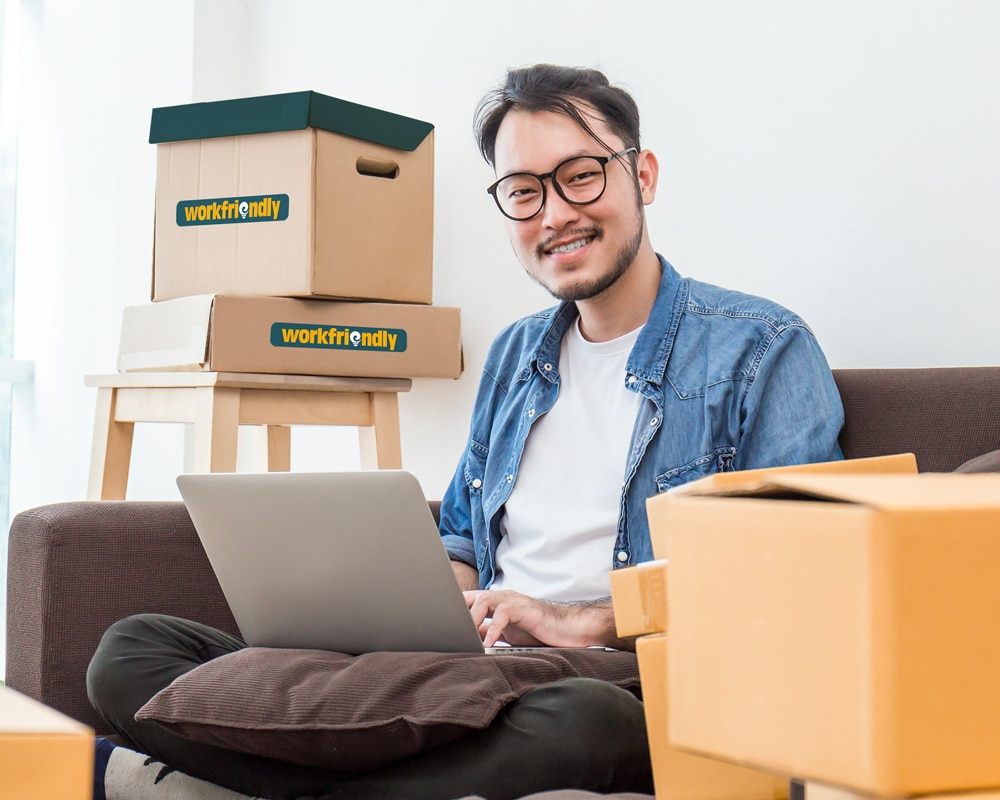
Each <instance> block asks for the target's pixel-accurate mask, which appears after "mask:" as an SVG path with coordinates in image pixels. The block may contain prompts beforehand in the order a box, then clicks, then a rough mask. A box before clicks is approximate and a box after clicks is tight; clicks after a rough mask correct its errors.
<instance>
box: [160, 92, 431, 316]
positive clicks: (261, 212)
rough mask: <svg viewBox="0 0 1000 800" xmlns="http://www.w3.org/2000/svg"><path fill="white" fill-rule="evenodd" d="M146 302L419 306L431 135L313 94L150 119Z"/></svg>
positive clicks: (425, 285)
mask: <svg viewBox="0 0 1000 800" xmlns="http://www.w3.org/2000/svg"><path fill="white" fill-rule="evenodd" d="M149 141H150V142H151V143H155V144H156V145H157V171H156V212H155V244H154V252H153V294H152V299H153V300H168V299H171V298H175V297H183V296H188V295H195V294H205V293H213V294H242V295H276V296H278V295H280V296H291V297H310V296H322V297H335V298H346V299H360V300H388V301H398V302H403V303H430V302H431V294H432V287H431V271H432V269H431V264H432V261H431V258H432V246H433V241H432V232H433V225H434V218H433V208H434V191H433V187H434V129H433V126H432V125H431V124H429V123H426V122H421V121H419V120H415V119H410V118H408V117H403V116H400V115H398V114H391V113H389V112H386V111H379V110H377V109H374V108H369V107H367V106H362V105H358V104H356V103H349V102H346V101H344V100H339V99H337V98H334V97H327V96H326V95H322V94H318V93H316V92H296V93H291V94H280V95H270V96H267V97H251V98H243V99H238V100H226V101H220V102H214V103H194V104H190V105H183V106H173V107H169V108H157V109H154V111H153V116H152V122H151V125H150V133H149Z"/></svg>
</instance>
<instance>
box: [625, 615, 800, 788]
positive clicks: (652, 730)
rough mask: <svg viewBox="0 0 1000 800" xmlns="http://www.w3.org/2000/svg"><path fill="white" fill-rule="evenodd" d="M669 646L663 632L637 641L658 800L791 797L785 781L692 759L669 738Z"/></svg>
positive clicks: (723, 764) (704, 759) (726, 765)
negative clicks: (671, 742)
mask: <svg viewBox="0 0 1000 800" xmlns="http://www.w3.org/2000/svg"><path fill="white" fill-rule="evenodd" d="M617 613H618V607H617V603H616V605H615V614H616V615H617ZM667 642H668V637H667V636H666V635H663V634H659V635H655V636H643V637H641V638H640V639H638V640H637V642H636V654H637V655H638V657H639V677H640V678H641V680H642V696H643V705H644V708H645V713H646V729H647V731H648V733H649V751H650V756H651V757H652V761H653V785H654V787H655V789H656V798H657V800H782V799H783V798H787V797H788V783H789V779H788V778H787V777H784V776H776V775H772V774H769V773H766V772H760V771H758V770H753V769H748V768H746V767H740V766H736V765H734V764H728V763H726V762H724V761H719V760H716V759H712V758H703V757H701V756H696V755H691V754H690V753H685V752H682V751H680V750H678V749H677V748H675V747H673V746H671V744H670V741H669V737H668V719H669V704H668V699H667V697H668V686H669V681H668V675H667Z"/></svg>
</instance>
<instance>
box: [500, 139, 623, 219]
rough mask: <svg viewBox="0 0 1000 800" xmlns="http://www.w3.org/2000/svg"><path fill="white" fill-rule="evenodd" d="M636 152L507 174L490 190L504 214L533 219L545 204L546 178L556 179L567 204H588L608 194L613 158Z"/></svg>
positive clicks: (582, 158)
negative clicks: (540, 172) (542, 171)
mask: <svg viewBox="0 0 1000 800" xmlns="http://www.w3.org/2000/svg"><path fill="white" fill-rule="evenodd" d="M636 152H638V151H637V150H636V148H634V147H627V148H625V149H624V150H622V151H620V152H618V153H613V154H612V155H610V156H574V157H573V158H567V159H566V160H565V161H562V162H560V163H559V164H557V165H556V168H555V169H554V170H552V172H546V173H545V174H544V175H536V174H535V173H533V172H515V173H514V174H513V175H504V177H502V178H501V179H500V180H498V181H497V182H496V183H494V184H493V185H492V186H490V187H489V188H488V189H487V190H486V191H487V193H488V194H491V195H493V199H494V200H496V201H497V208H499V209H500V213H501V214H503V215H504V216H505V217H507V218H508V219H512V220H515V221H517V222H523V221H524V220H526V219H531V218H532V217H533V216H535V215H536V214H537V213H538V212H539V211H541V210H542V209H543V208H544V207H545V179H546V178H551V179H552V187H553V188H554V189H555V190H556V192H557V193H558V195H559V196H560V197H561V198H562V199H563V200H565V201H566V202H567V203H572V204H573V205H575V206H585V205H587V204H589V203H595V202H597V201H598V200H599V199H600V198H601V195H602V194H604V190H605V189H606V188H607V185H608V173H607V165H608V164H610V163H611V161H612V160H613V159H616V158H620V157H621V156H625V155H628V154H629V153H636Z"/></svg>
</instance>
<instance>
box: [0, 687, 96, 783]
mask: <svg viewBox="0 0 1000 800" xmlns="http://www.w3.org/2000/svg"><path fill="white" fill-rule="evenodd" d="M93 773H94V735H93V731H91V730H90V728H88V727H87V726H86V725H81V724H80V723H79V722H77V721H76V720H73V719H70V718H69V717H67V716H65V715H63V714H60V713H59V712H58V711H54V710H52V709H51V708H47V707H46V706H43V705H42V704H41V703H37V702H35V701H34V700H32V699H31V698H29V697H26V696H25V695H23V694H21V693H19V692H15V691H14V690H13V689H9V688H7V687H6V686H3V685H0V797H10V798H15V797H18V798H20V797H24V798H31V800H90V798H91V796H92V794H93V789H94V784H93V780H94V778H93Z"/></svg>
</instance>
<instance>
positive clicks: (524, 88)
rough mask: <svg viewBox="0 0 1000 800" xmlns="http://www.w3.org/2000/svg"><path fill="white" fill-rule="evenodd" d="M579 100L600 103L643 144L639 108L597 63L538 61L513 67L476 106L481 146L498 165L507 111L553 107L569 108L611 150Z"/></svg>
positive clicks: (627, 137)
mask: <svg viewBox="0 0 1000 800" xmlns="http://www.w3.org/2000/svg"><path fill="white" fill-rule="evenodd" d="M577 103H583V104H586V105H589V106H591V107H592V108H594V109H595V110H596V111H597V112H598V113H599V114H600V115H601V116H602V117H603V118H604V121H605V122H606V123H607V125H608V128H609V129H610V130H611V132H612V133H614V134H615V135H616V136H618V137H619V138H620V139H621V140H622V141H623V142H624V143H625V146H626V147H634V148H636V149H637V150H638V149H640V148H639V108H638V106H636V103H635V100H633V99H632V95H630V94H629V93H628V92H627V91H625V90H624V89H622V88H620V87H617V86H612V85H611V84H610V83H609V82H608V79H607V78H606V77H605V75H604V73H602V72H599V71H598V70H596V69H580V68H577V67H559V66H555V65H553V64H536V65H535V66H533V67H522V68H519V69H510V70H507V78H506V80H505V81H504V82H503V84H501V85H500V86H499V87H497V88H496V89H494V90H493V91H491V92H490V93H489V94H487V95H486V96H485V97H484V98H483V99H482V101H480V103H479V107H478V108H477V109H476V115H475V121H474V123H473V128H474V130H475V134H476V140H477V143H478V144H479V152H480V153H482V154H483V158H485V159H486V161H487V162H488V163H489V165H490V166H491V167H492V166H494V158H495V156H496V142H497V132H498V131H499V130H500V124H501V123H502V122H503V120H504V117H506V116H507V112H508V111H511V110H513V109H523V110H524V111H551V112H554V113H556V114H565V115H566V116H567V117H569V118H571V119H572V120H573V121H575V122H576V123H577V125H579V126H580V127H581V128H583V129H584V130H585V131H586V132H587V133H588V134H590V136H591V137H593V139H594V140H595V141H596V142H597V143H598V144H600V145H601V146H602V147H604V148H606V149H607V151H608V152H609V153H612V152H614V150H615V149H616V148H612V147H609V146H608V145H607V144H606V143H605V142H603V141H601V139H600V137H598V135H597V134H596V133H594V131H593V129H592V128H591V127H590V124H589V123H588V122H587V119H586V118H585V117H584V116H583V114H581V113H580V109H579V108H578V107H577Z"/></svg>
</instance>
